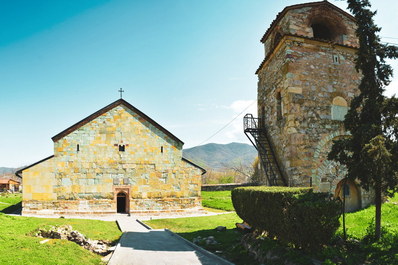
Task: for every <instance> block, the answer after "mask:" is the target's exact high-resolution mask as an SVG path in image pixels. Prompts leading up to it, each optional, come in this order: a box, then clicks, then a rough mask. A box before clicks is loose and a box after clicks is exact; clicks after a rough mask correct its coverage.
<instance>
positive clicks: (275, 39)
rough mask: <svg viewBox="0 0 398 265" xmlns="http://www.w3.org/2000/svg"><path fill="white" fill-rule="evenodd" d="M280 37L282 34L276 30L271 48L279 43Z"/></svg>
mask: <svg viewBox="0 0 398 265" xmlns="http://www.w3.org/2000/svg"><path fill="white" fill-rule="evenodd" d="M281 39H282V35H281V34H280V33H279V32H277V33H276V34H275V37H274V42H273V48H275V47H276V46H277V45H278V44H279V42H280V41H281Z"/></svg>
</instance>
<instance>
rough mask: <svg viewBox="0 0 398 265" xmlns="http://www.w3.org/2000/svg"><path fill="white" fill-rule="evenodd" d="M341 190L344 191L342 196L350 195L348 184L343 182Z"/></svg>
mask: <svg viewBox="0 0 398 265" xmlns="http://www.w3.org/2000/svg"><path fill="white" fill-rule="evenodd" d="M343 192H344V196H346V197H347V196H350V186H348V184H344V187H343Z"/></svg>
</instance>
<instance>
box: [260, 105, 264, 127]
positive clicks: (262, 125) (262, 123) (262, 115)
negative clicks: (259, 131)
mask: <svg viewBox="0 0 398 265" xmlns="http://www.w3.org/2000/svg"><path fill="white" fill-rule="evenodd" d="M259 123H260V127H261V128H264V127H265V107H264V106H261V116H260V122H259Z"/></svg>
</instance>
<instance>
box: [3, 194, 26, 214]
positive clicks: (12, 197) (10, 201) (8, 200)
mask: <svg viewBox="0 0 398 265" xmlns="http://www.w3.org/2000/svg"><path fill="white" fill-rule="evenodd" d="M21 201H22V194H21V193H14V194H8V193H3V194H0V212H1V211H3V210H4V209H7V208H8V207H11V206H12V205H15V204H18V203H20V202H21Z"/></svg>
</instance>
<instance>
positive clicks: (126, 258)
mask: <svg viewBox="0 0 398 265" xmlns="http://www.w3.org/2000/svg"><path fill="white" fill-rule="evenodd" d="M117 222H118V225H119V227H120V229H121V230H122V232H123V235H122V237H121V239H120V241H119V243H118V245H117V246H116V249H115V251H114V253H113V255H112V257H111V259H110V261H109V263H108V265H196V264H198V265H199V264H205V265H207V264H208V265H218V264H219V265H227V264H232V263H230V262H228V261H226V260H224V259H221V258H220V257H218V256H216V255H215V254H212V253H210V252H208V251H206V250H204V249H202V248H200V247H198V246H196V245H194V244H193V243H191V242H189V241H187V240H185V239H183V238H181V237H180V236H178V235H176V234H174V233H172V232H170V231H168V230H158V229H156V230H149V229H147V228H145V227H144V226H143V225H142V224H140V223H139V222H137V221H136V220H135V219H134V218H133V217H128V216H120V217H119V218H117Z"/></svg>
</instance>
